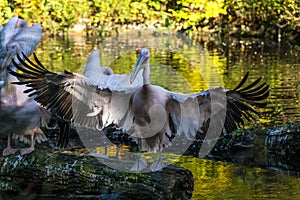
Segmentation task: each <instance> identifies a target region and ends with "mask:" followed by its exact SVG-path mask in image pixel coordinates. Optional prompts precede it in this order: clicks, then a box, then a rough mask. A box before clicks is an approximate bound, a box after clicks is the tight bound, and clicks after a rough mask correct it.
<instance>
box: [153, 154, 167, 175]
mask: <svg viewBox="0 0 300 200" xmlns="http://www.w3.org/2000/svg"><path fill="white" fill-rule="evenodd" d="M164 167H165V165H164V163H163V161H162V149H161V150H160V151H159V157H158V160H157V161H155V162H154V163H152V164H151V166H150V169H151V171H153V172H156V171H162V169H163V168H164Z"/></svg>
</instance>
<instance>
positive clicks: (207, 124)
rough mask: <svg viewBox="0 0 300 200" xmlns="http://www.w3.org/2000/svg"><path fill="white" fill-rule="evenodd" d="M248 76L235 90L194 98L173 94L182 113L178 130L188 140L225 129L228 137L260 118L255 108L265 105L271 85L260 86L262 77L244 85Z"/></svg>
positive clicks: (200, 94) (220, 90)
mask: <svg viewBox="0 0 300 200" xmlns="http://www.w3.org/2000/svg"><path fill="white" fill-rule="evenodd" d="M248 75H249V72H247V73H246V75H245V77H244V78H243V79H242V81H241V82H240V83H239V84H238V85H237V87H236V88H235V89H233V90H226V89H223V88H213V89H209V90H206V91H203V92H200V93H198V94H194V95H181V94H176V93H175V94H173V95H175V96H176V98H177V101H178V102H179V103H180V110H181V119H180V120H181V123H180V128H179V129H178V131H179V132H184V133H185V134H186V135H187V136H188V137H190V136H193V137H194V136H195V133H196V132H197V131H198V132H205V133H207V131H208V129H210V130H212V131H213V132H214V134H215V135H220V134H221V132H222V131H223V130H224V129H225V130H226V132H227V133H228V134H229V133H232V132H233V131H235V130H236V129H237V128H238V127H240V126H242V125H244V120H248V121H250V120H253V119H255V116H256V115H259V112H258V111H257V110H256V108H263V107H265V106H266V102H263V101H264V100H265V99H266V98H267V97H268V96H269V86H268V85H266V84H265V83H260V81H261V78H258V79H257V80H256V81H254V82H253V83H251V84H249V85H247V86H244V85H245V83H246V81H247V78H248ZM171 114H172V113H171ZM175 116H176V115H175ZM173 118H174V117H173ZM177 118H178V116H177ZM176 120H177V121H178V119H176ZM219 127H220V128H219Z"/></svg>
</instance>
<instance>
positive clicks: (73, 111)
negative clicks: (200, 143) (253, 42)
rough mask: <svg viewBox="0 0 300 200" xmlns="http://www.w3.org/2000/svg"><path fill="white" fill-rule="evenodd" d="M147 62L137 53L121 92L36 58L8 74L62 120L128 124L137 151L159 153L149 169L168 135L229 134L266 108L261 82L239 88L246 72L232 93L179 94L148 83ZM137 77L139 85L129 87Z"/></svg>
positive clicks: (159, 162) (159, 163) (94, 124)
mask: <svg viewBox="0 0 300 200" xmlns="http://www.w3.org/2000/svg"><path fill="white" fill-rule="evenodd" d="M149 58H150V53H149V51H148V50H147V49H142V50H141V53H140V57H139V59H138V62H137V64H136V65H135V67H134V69H133V71H132V73H131V75H130V77H127V81H128V82H129V85H128V82H126V83H127V85H125V84H124V85H125V86H126V87H125V88H127V89H124V90H123V89H121V90H120V89H119V88H116V89H114V87H111V86H107V87H103V85H101V86H99V84H97V83H95V81H92V80H90V79H89V78H87V77H84V76H81V75H79V74H76V73H70V72H65V73H53V72H50V71H48V70H47V69H46V68H45V67H43V66H42V64H41V63H40V62H39V61H38V59H37V57H36V56H35V60H36V63H37V64H34V63H29V64H28V63H26V62H22V59H21V58H20V57H19V58H18V60H19V61H20V62H21V63H22V64H23V65H24V66H25V67H26V69H23V68H20V67H18V65H16V63H15V61H13V62H14V63H15V65H16V67H17V68H18V69H19V70H21V71H22V72H23V73H22V74H20V73H16V72H13V71H12V72H11V73H12V74H13V75H15V76H17V77H20V78H25V79H26V80H25V81H22V82H20V83H19V84H24V85H27V86H29V87H31V88H32V89H31V90H29V91H27V92H28V93H30V96H33V95H36V98H35V99H36V100H37V101H38V102H40V103H41V104H42V105H43V106H45V107H46V108H48V109H49V110H50V111H52V112H54V113H56V114H57V115H58V116H61V117H62V118H63V119H65V120H68V121H72V122H73V123H75V124H78V125H80V126H85V127H88V128H93V129H99V128H100V129H101V128H104V127H106V126H108V125H110V124H115V125H117V126H118V127H120V128H121V129H123V130H124V131H129V130H130V129H131V127H132V125H133V127H134V133H133V136H135V137H136V139H137V142H138V145H139V147H140V150H142V149H144V150H147V151H149V152H157V151H158V152H159V153H160V156H159V159H158V160H157V161H156V162H154V163H153V164H152V165H151V170H153V171H157V170H161V169H162V168H163V167H164V165H163V162H162V159H161V152H162V150H163V147H164V146H165V145H168V143H170V142H171V140H170V139H169V138H171V136H172V137H173V136H176V135H179V134H182V133H183V134H185V135H186V137H187V138H193V137H191V136H195V135H196V133H202V134H211V135H212V136H215V137H214V139H216V138H218V137H219V136H220V134H221V133H222V131H223V130H225V131H226V132H227V133H232V132H233V131H234V130H236V129H237V128H238V127H239V126H240V125H243V123H244V119H243V117H244V118H245V119H246V120H251V119H253V114H258V111H256V110H255V109H254V108H253V106H254V107H264V106H265V105H266V103H265V102H260V101H262V100H265V99H266V98H267V97H268V95H269V87H268V85H266V84H265V83H263V84H260V85H257V84H258V83H259V82H260V80H261V78H259V79H257V80H256V81H254V82H253V83H252V84H249V85H248V86H243V85H244V84H245V82H246V80H247V78H248V74H249V73H246V75H245V77H244V78H243V79H242V80H241V82H240V83H239V84H238V86H237V87H236V88H235V89H233V90H227V89H222V88H212V89H209V90H206V91H203V92H199V93H197V94H178V93H175V92H171V91H168V90H165V89H164V88H162V87H159V86H156V85H152V84H151V83H150V78H149V76H150V65H149ZM140 72H141V73H140ZM109 76H113V75H109ZM139 76H140V77H142V80H143V83H142V84H141V83H139V84H137V85H136V86H134V87H133V86H132V85H134V84H135V81H136V78H137V77H139ZM130 84H131V85H130ZM130 86H132V87H130ZM49 96H51V98H50V99H49ZM70 97H71V98H70ZM209 124H213V125H212V126H213V127H212V129H213V131H212V132H210V129H209V128H207V127H208V125H209ZM216 127H219V128H216ZM215 133H217V134H216V135H214V134H215ZM146 165H147V164H146V162H145V160H144V159H143V158H142V157H141V155H140V154H139V156H138V160H137V161H136V163H135V164H134V166H133V167H132V170H134V171H140V170H142V169H143V168H145V167H146Z"/></svg>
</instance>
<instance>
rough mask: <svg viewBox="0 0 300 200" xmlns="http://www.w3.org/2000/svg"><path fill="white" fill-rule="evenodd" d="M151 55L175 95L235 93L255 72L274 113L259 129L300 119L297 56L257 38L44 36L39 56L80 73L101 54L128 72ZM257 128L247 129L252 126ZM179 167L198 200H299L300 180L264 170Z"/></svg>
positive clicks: (155, 71) (159, 79) (195, 162)
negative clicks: (141, 53) (190, 178)
mask: <svg viewBox="0 0 300 200" xmlns="http://www.w3.org/2000/svg"><path fill="white" fill-rule="evenodd" d="M141 47H147V48H149V49H150V51H151V60H150V62H151V81H152V83H153V84H157V85H161V86H163V87H165V88H167V89H169V90H173V91H176V92H188V93H194V92H197V91H201V90H204V89H207V88H209V87H217V86H224V87H226V88H233V87H234V86H235V85H236V84H237V83H238V82H239V81H240V80H241V78H242V77H243V75H244V74H245V73H246V72H247V71H250V72H251V74H250V79H251V80H254V79H256V78H257V77H259V76H263V80H264V81H266V82H267V83H268V84H270V87H271V96H270V99H269V100H268V103H269V105H268V108H266V109H264V110H261V111H262V112H264V115H263V116H262V118H260V119H259V120H258V121H257V122H256V123H260V124H262V125H263V126H274V125H283V124H286V123H289V122H295V123H296V122H299V121H300V114H299V113H300V112H299V109H300V106H299V98H300V96H299V87H300V86H299V85H300V84H299V81H300V64H299V63H300V62H299V55H297V52H296V53H295V52H284V51H282V50H281V49H279V48H270V47H269V46H268V45H267V44H266V43H264V42H261V41H256V40H249V41H243V42H240V41H229V42H223V43H221V42H220V43H219V42H215V41H211V40H210V39H209V38H206V39H205V40H203V41H201V42H200V43H197V42H195V41H194V40H191V39H186V38H184V37H181V36H178V35H172V36H168V35H166V34H161V35H160V34H158V35H157V34H153V33H149V34H148V33H126V34H122V35H120V36H119V37H113V38H108V39H106V40H104V41H100V40H98V38H97V37H96V38H93V37H92V38H86V37H85V36H84V35H75V36H70V37H69V38H68V39H62V38H47V37H45V38H43V42H42V43H41V44H40V45H39V47H38V49H37V55H38V57H39V58H40V60H41V61H42V63H44V64H45V66H47V67H48V68H49V69H51V70H54V71H62V70H64V69H67V70H69V71H73V72H78V73H82V72H83V69H84V66H85V64H86V62H87V58H88V55H89V53H90V52H91V51H92V50H93V49H99V50H100V52H101V61H102V65H109V66H110V67H111V68H112V69H113V70H114V71H115V73H125V74H129V73H130V70H131V69H132V67H133V65H134V63H135V62H136V59H137V54H138V51H137V50H138V49H139V48H141ZM252 125H253V123H251V124H248V126H252ZM179 162H180V165H181V166H183V167H185V168H187V169H189V170H190V171H191V172H192V173H193V175H194V178H195V186H194V187H195V189H194V193H193V199H224V198H226V199H256V198H257V199H261V198H275V199H300V192H299V191H300V179H299V178H297V177H293V176H287V175H283V174H278V173H276V172H273V171H266V170H262V169H259V168H246V167H242V166H235V165H232V164H228V163H223V162H215V161H211V160H204V159H198V158H190V157H181V159H180V161H179Z"/></svg>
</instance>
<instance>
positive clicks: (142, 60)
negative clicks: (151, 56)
mask: <svg viewBox="0 0 300 200" xmlns="http://www.w3.org/2000/svg"><path fill="white" fill-rule="evenodd" d="M146 60H147V58H146V57H145V56H143V55H140V57H139V59H138V61H137V62H136V64H135V66H134V68H133V70H132V72H131V74H130V84H132V83H133V81H134V79H135V78H136V76H137V74H138V73H139V71H140V70H141V69H143V68H144V67H145V65H144V64H145V61H146Z"/></svg>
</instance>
